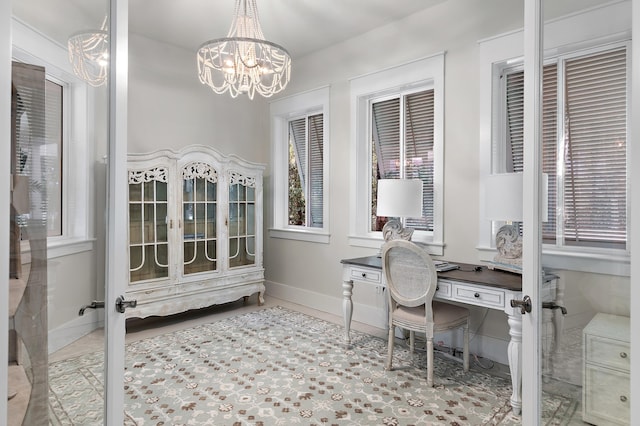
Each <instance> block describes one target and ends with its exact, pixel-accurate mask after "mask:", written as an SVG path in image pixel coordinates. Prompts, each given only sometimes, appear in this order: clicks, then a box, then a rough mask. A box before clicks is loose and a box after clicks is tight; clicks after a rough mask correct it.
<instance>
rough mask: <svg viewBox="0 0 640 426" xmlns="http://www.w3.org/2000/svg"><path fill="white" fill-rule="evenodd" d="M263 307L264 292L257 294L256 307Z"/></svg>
mask: <svg viewBox="0 0 640 426" xmlns="http://www.w3.org/2000/svg"><path fill="white" fill-rule="evenodd" d="M262 305H264V292H263V291H261V292H258V306H262Z"/></svg>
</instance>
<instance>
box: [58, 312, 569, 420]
mask: <svg viewBox="0 0 640 426" xmlns="http://www.w3.org/2000/svg"><path fill="white" fill-rule="evenodd" d="M342 333H343V327H342V326H341V325H336V324H333V323H330V322H326V321H323V320H320V319H317V318H313V317H311V316H308V315H305V314H302V313H299V312H295V311H291V310H288V309H285V308H281V307H274V308H268V309H264V310H261V311H256V312H251V313H247V314H241V315H237V316H235V317H232V318H228V319H224V320H221V321H216V322H214V323H212V324H206V325H202V326H197V327H194V328H190V329H187V330H183V331H180V332H174V333H170V334H165V335H162V336H158V337H155V338H149V339H144V340H141V341H139V342H135V343H131V344H129V345H127V359H126V372H125V377H124V386H125V393H126V394H125V412H126V420H125V424H127V425H136V426H143V425H144V426H147V425H176V426H177V425H216V426H217V425H259V426H261V425H269V426H270V425H285V424H286V425H289V424H301V425H325V424H326V425H450V426H452V425H483V424H487V425H512V424H520V420H519V417H517V416H514V415H513V414H512V413H511V409H510V406H509V402H508V401H509V397H510V395H511V385H510V382H509V381H508V380H505V379H502V378H499V377H495V376H492V375H489V374H486V373H483V372H476V371H471V372H469V373H466V374H465V373H464V372H463V371H462V366H461V364H459V363H457V362H455V361H450V360H448V359H442V358H439V357H436V360H435V365H434V368H435V371H434V381H435V387H433V388H429V387H427V386H426V380H425V379H424V377H425V376H426V369H425V359H426V357H425V354H424V353H421V352H416V353H415V354H413V355H412V354H411V353H410V352H409V351H408V350H406V349H404V348H403V347H402V346H397V347H396V351H395V353H394V355H395V358H394V368H395V369H394V370H393V371H391V372H389V371H385V369H384V364H385V357H386V347H387V345H386V342H385V341H384V340H382V339H380V338H377V337H373V336H370V335H367V334H364V333H359V332H357V331H353V330H352V343H351V345H349V346H347V345H345V344H344V343H343V342H342ZM49 382H50V390H51V392H50V410H51V419H52V420H51V423H52V424H54V425H59V424H60V425H85V424H86V425H89V424H91V425H95V424H102V422H101V420H100V419H101V413H100V410H101V407H102V389H101V386H102V385H101V383H102V354H101V353H96V354H91V355H85V356H82V357H79V358H75V359H70V360H65V361H60V362H57V363H55V364H52V365H51V367H50V378H49ZM92 401H93V402H95V403H92ZM98 402H99V403H98ZM544 406H545V409H544V412H545V414H544V416H545V421H544V424H553V425H556V424H557V425H559V424H566V422H565V420H564V418H565V417H566V415H567V413H570V412H572V410H573V411H575V402H574V401H572V400H570V399H567V398H564V397H561V396H550V395H546V397H545V399H544ZM572 407H573V408H572Z"/></svg>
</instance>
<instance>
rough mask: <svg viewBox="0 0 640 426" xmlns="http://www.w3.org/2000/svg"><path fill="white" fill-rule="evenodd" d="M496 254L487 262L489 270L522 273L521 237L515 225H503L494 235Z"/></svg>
mask: <svg viewBox="0 0 640 426" xmlns="http://www.w3.org/2000/svg"><path fill="white" fill-rule="evenodd" d="M496 249H497V250H498V253H497V254H496V256H495V257H494V258H493V262H489V265H487V267H488V268H489V269H500V270H503V271H509V272H515V273H518V274H521V273H522V237H521V236H520V232H519V231H518V227H517V226H515V225H504V226H502V227H501V228H500V229H499V230H498V233H497V234H496Z"/></svg>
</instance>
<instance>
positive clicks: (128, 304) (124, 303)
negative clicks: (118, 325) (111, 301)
mask: <svg viewBox="0 0 640 426" xmlns="http://www.w3.org/2000/svg"><path fill="white" fill-rule="evenodd" d="M136 306H138V301H137V300H124V296H118V298H117V299H116V311H118V312H120V313H121V314H124V311H125V310H126V309H127V308H135V307H136Z"/></svg>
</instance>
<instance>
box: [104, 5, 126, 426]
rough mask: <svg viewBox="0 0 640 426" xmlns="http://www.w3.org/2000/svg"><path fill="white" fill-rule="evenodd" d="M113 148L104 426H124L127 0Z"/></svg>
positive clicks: (114, 27) (114, 88) (117, 10)
mask: <svg viewBox="0 0 640 426" xmlns="http://www.w3.org/2000/svg"><path fill="white" fill-rule="evenodd" d="M109 7H110V14H109V16H110V22H109V27H110V28H109V35H110V44H109V49H110V60H111V63H110V66H111V69H110V70H109V71H110V72H109V148H108V169H107V170H108V172H107V173H108V176H107V182H108V187H107V194H108V199H107V212H106V213H107V218H106V222H107V251H106V257H107V259H106V275H107V276H106V283H105V299H104V300H105V372H104V376H105V395H106V401H105V413H104V424H105V425H120V424H124V382H123V378H124V360H125V315H124V314H122V313H120V312H118V311H117V310H116V299H117V298H118V296H121V295H124V294H125V291H126V289H127V283H128V282H129V275H128V271H129V267H128V265H129V262H128V257H127V253H128V250H127V247H128V243H127V239H128V235H129V232H128V226H127V212H128V196H127V194H128V190H127V90H128V55H129V51H128V38H129V34H128V33H129V0H110V6H109Z"/></svg>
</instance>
